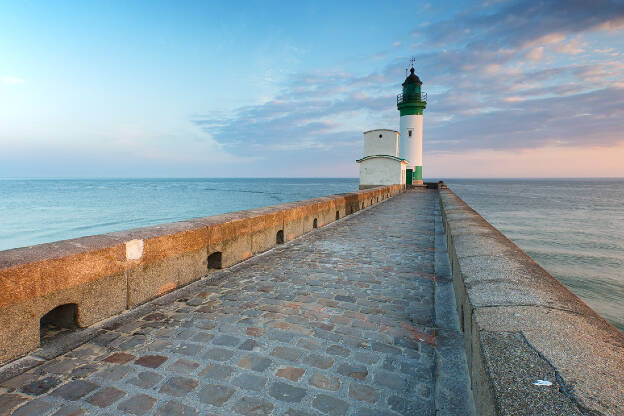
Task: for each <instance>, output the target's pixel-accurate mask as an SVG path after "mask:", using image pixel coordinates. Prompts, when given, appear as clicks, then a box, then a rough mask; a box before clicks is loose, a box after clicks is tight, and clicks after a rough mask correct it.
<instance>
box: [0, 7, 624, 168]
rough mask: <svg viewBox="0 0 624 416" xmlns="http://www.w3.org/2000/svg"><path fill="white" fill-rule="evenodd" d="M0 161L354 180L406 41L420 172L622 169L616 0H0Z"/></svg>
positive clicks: (623, 25) (622, 79)
mask: <svg viewBox="0 0 624 416" xmlns="http://www.w3.org/2000/svg"><path fill="white" fill-rule="evenodd" d="M0 27H1V28H2V29H1V33H2V36H0V56H1V57H2V59H0V149H1V150H0V177H154V176H156V177H171V176H178V177H180V176H182V177H206V176H210V177H218V176H226V177H227V176H260V177H266V176H351V177H353V176H357V165H356V164H355V163H354V160H355V159H356V158H358V157H360V156H361V154H360V153H361V149H362V136H361V132H363V131H365V130H368V129H372V128H395V129H396V128H398V122H399V120H398V117H399V116H398V111H397V110H396V106H395V95H396V94H397V93H399V92H400V85H401V82H402V81H403V78H404V74H405V67H406V64H407V62H408V60H409V58H410V57H412V56H413V57H415V58H416V62H417V63H416V71H417V73H418V74H419V75H420V77H421V79H422V80H423V82H424V85H423V88H424V89H425V90H426V91H427V92H428V93H429V104H428V108H427V110H426V112H425V128H424V152H425V153H424V166H425V167H424V176H425V177H470V176H473V177H474V176H477V177H485V176H500V177H514V176H521V177H523V176H549V177H552V176H624V163H623V162H620V161H621V160H624V133H622V132H623V131H624V121H623V120H624V3H623V2H622V1H619V2H615V1H607V0H596V1H576V0H568V1H548V2H539V1H528V0H517V1H489V2H453V1H442V2H431V3H425V2H415V1H410V2H402V1H393V2H371V3H370V4H369V3H367V2H362V1H358V2H346V1H345V2H322V1H315V2H308V3H306V2H290V4H287V3H285V2H267V1H262V2H228V3H226V2H218V3H217V2H215V3H209V2H192V1H179V2H164V1H163V2H153V1H149V2H148V1H145V2H140V1H133V2H115V1H110V2H97V3H96V2H69V1H63V2H43V1H42V2H12V3H8V2H5V3H3V4H2V5H0Z"/></svg>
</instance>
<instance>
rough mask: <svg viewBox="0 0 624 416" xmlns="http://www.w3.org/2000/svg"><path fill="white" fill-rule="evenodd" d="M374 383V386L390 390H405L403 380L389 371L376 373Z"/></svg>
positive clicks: (404, 381)
mask: <svg viewBox="0 0 624 416" xmlns="http://www.w3.org/2000/svg"><path fill="white" fill-rule="evenodd" d="M374 382H375V385H376V386H380V387H387V388H389V389H392V390H398V391H403V390H406V389H407V381H406V380H405V378H404V377H402V376H400V375H398V374H396V373H391V372H389V371H381V370H380V371H377V373H376V374H375V380H374Z"/></svg>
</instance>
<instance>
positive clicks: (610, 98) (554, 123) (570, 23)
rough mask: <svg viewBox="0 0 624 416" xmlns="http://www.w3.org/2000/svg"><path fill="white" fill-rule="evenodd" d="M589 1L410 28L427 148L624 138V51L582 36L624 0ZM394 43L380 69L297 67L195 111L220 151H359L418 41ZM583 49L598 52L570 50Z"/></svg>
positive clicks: (610, 17) (513, 8)
mask: <svg viewBox="0 0 624 416" xmlns="http://www.w3.org/2000/svg"><path fill="white" fill-rule="evenodd" d="M588 7H590V6H588V5H587V3H586V2H585V1H578V0H571V1H570V0H566V1H552V2H534V1H529V0H519V1H512V2H493V3H488V4H487V5H486V6H482V5H479V6H474V7H472V8H469V9H466V10H463V11H461V12H459V13H458V14H457V15H455V16H454V17H453V18H452V19H449V20H446V21H441V22H435V23H431V24H428V25H427V27H426V29H423V28H421V27H417V28H415V29H414V31H413V32H412V33H413V34H414V35H415V36H416V37H419V38H422V39H424V40H423V41H422V43H420V44H419V51H420V52H418V53H417V54H416V55H415V58H416V67H417V70H418V73H419V75H420V76H421V79H423V82H424V83H425V84H424V88H425V89H430V93H429V103H428V107H427V110H426V111H425V141H424V142H425V151H426V152H430V153H431V154H441V153H448V152H463V151H479V150H487V149H497V150H505V149H507V150H509V149H527V148H538V147H541V146H555V147H557V146H558V147H566V146H568V147H570V146H577V147H578V146H583V145H593V146H613V145H616V144H617V143H620V142H622V141H624V136H623V135H622V131H624V122H623V121H622V120H624V89H623V88H621V85H622V83H621V79H624V63H621V62H614V61H610V60H609V59H610V58H609V56H608V55H607V56H605V53H607V54H611V53H613V51H612V50H607V51H602V50H601V51H598V52H594V51H592V50H591V49H592V48H590V47H589V46H588V43H587V41H586V40H585V39H584V37H583V36H584V35H585V34H586V33H588V32H591V31H601V30H619V28H621V27H624V25H623V24H624V5H622V4H620V3H614V2H612V1H608V0H597V1H594V2H592V5H591V12H590V11H588ZM394 46H395V48H396V49H397V50H399V49H400V48H401V47H402V48H403V49H405V55H404V56H398V57H396V58H394V59H389V61H388V63H387V65H386V66H385V67H383V68H379V69H377V70H376V71H372V72H370V73H368V74H354V73H350V72H347V71H343V70H332V71H316V72H306V73H298V74H293V75H292V76H291V78H290V79H288V80H287V81H286V82H285V83H283V84H282V85H281V90H280V91H281V92H280V93H279V94H278V95H276V96H275V97H273V98H272V99H269V100H267V101H265V102H262V103H259V104H256V105H250V106H245V107H241V108H239V109H237V110H236V111H234V112H233V113H232V114H229V115H227V116H225V117H224V116H223V115H217V114H212V115H211V114H204V115H197V116H195V117H193V123H194V124H195V125H197V126H199V127H200V128H201V129H202V130H203V131H205V132H206V133H208V134H210V136H211V137H212V138H213V139H214V140H215V141H216V142H217V143H219V144H220V145H221V146H223V148H224V149H226V150H227V151H229V152H231V153H233V154H241V155H256V156H257V155H262V157H263V158H264V159H265V161H267V162H268V163H271V162H272V161H276V160H280V158H282V159H283V158H284V157H289V158H294V159H296V158H299V157H301V158H302V159H303V158H304V157H303V156H305V159H310V160H315V159H316V160H325V159H327V160H332V161H336V160H339V159H340V158H342V159H343V160H345V159H346V160H350V159H352V158H353V159H354V158H356V157H358V156H360V154H359V153H360V151H361V149H360V148H361V132H362V131H365V130H367V129H372V128H382V127H383V128H397V127H398V112H397V110H396V102H395V95H396V94H397V93H398V92H400V84H401V81H402V79H403V76H404V74H403V66H404V62H407V58H408V56H411V54H409V52H412V53H413V50H408V46H407V45H405V46H402V45H394ZM588 50H589V52H588ZM582 53H593V54H594V55H593V56H592V59H591V60H588V59H583V60H580V61H579V62H573V63H570V62H569V57H570V56H576V55H580V54H582ZM583 56H584V55H583ZM562 57H566V59H565V60H564V59H563V58H562ZM579 114H581V115H582V116H579ZM302 155H303V156H302ZM294 159H293V160H294Z"/></svg>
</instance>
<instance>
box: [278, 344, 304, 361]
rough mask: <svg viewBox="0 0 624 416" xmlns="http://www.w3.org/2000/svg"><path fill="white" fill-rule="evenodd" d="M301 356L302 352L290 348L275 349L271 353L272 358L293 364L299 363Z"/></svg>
mask: <svg viewBox="0 0 624 416" xmlns="http://www.w3.org/2000/svg"><path fill="white" fill-rule="evenodd" d="M302 354H303V351H301V350H298V349H296V348H290V347H275V348H274V349H273V351H271V355H272V356H274V357H277V358H281V359H282V360H286V361H293V362H296V361H299V358H301V355H302Z"/></svg>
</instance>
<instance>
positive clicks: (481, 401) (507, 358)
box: [440, 187, 624, 416]
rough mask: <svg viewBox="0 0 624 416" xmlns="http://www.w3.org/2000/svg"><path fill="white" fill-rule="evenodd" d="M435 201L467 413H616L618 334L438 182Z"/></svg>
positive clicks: (623, 409) (622, 406) (623, 394)
mask: <svg viewBox="0 0 624 416" xmlns="http://www.w3.org/2000/svg"><path fill="white" fill-rule="evenodd" d="M440 208H441V211H442V217H443V222H444V226H445V230H446V238H447V242H448V251H449V257H450V262H451V269H452V275H453V285H454V287H455V294H456V300H457V310H458V316H459V317H460V320H461V322H462V328H463V330H464V339H465V342H466V350H467V354H468V364H469V371H470V374H471V384H472V389H473V393H474V395H475V404H476V406H477V413H478V414H480V415H506V414H522V415H552V414H565V415H576V414H578V415H588V414H591V415H613V416H615V415H621V414H624V399H623V398H624V378H622V374H624V334H622V333H621V332H619V331H618V330H617V329H616V328H615V327H614V326H612V325H611V324H609V323H608V322H606V321H605V320H604V319H603V318H602V317H601V316H599V315H598V314H597V313H596V312H594V311H593V310H592V309H591V308H590V307H589V306H587V305H586V304H585V303H584V302H583V301H581V300H580V299H579V298H578V297H577V296H576V295H574V294H573V293H572V292H570V291H569V290H568V289H567V288H566V287H565V286H563V285H562V284H561V283H560V282H559V281H558V280H556V279H555V278H554V277H552V276H551V275H550V274H549V273H548V272H547V271H545V270H544V269H543V268H542V267H540V266H539V265H538V264H537V263H535V262H534V261H533V260H532V259H531V258H530V257H529V256H528V255H526V254H525V253H524V252H523V251H522V250H521V249H520V248H518V247H517V246H516V245H515V244H514V243H513V242H511V241H510V240H509V239H507V238H506V237H505V236H504V235H503V234H502V233H500V232H499V231H498V230H496V229H495V228H494V227H493V226H492V225H490V224H489V223H488V222H487V221H485V219H483V218H482V217H481V216H480V215H479V214H478V213H477V212H476V211H474V210H473V209H472V208H470V207H469V206H468V205H467V204H466V203H465V202H464V201H462V200H461V199H460V198H459V197H458V196H457V195H455V194H454V193H453V192H452V191H451V190H449V189H447V188H445V187H441V189H440ZM538 379H542V380H547V381H549V382H551V383H552V385H550V386H537V385H535V384H534V383H535V382H537V380H538Z"/></svg>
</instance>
